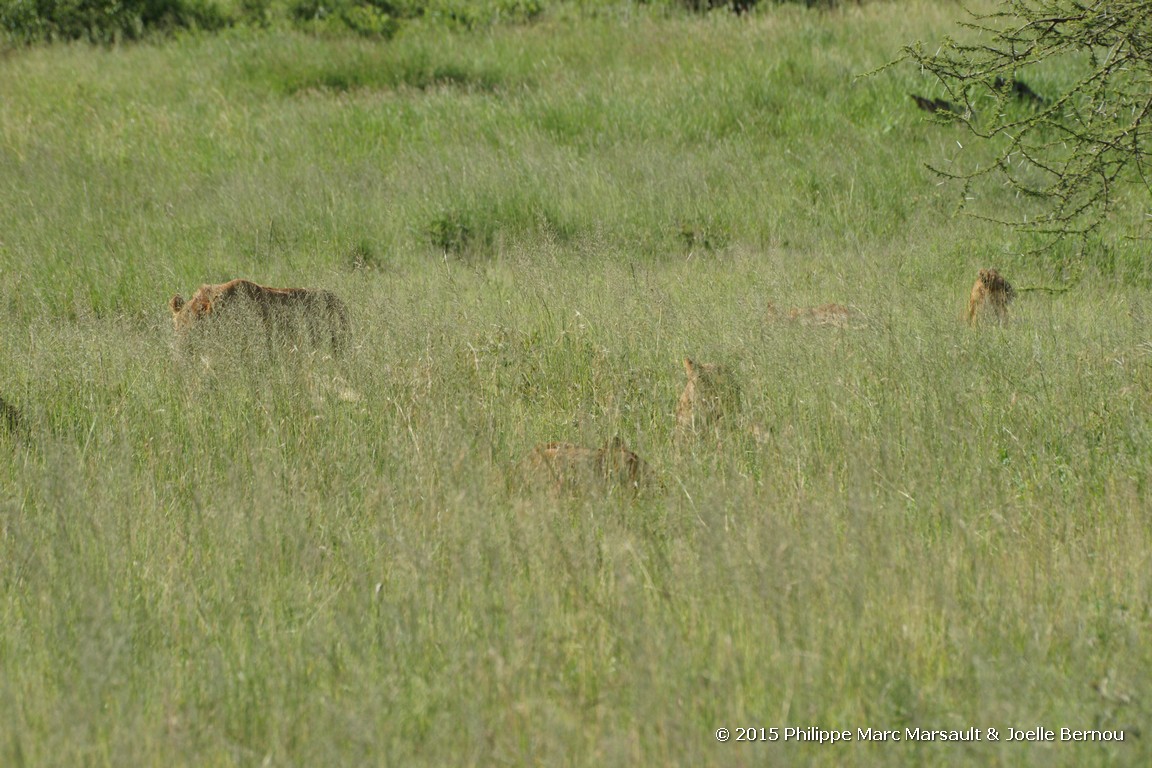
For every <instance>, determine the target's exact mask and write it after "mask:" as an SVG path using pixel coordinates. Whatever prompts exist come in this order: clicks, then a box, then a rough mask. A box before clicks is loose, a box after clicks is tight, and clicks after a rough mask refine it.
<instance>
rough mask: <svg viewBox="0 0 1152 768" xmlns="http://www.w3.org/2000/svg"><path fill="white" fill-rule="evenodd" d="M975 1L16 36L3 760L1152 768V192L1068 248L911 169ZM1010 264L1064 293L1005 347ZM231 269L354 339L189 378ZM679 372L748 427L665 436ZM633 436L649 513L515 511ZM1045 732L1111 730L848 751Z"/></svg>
mask: <svg viewBox="0 0 1152 768" xmlns="http://www.w3.org/2000/svg"><path fill="white" fill-rule="evenodd" d="M962 16H963V11H962V8H961V6H959V5H958V4H955V3H952V2H927V1H922V2H900V3H896V2H893V3H882V2H877V3H868V4H865V5H862V6H851V7H846V8H844V9H843V10H841V11H836V12H809V11H806V10H804V9H802V8H795V7H780V6H767V7H765V8H763V9H761V10H759V11H758V12H757V13H755V14H753V15H751V16H750V17H734V16H731V15H729V14H723V13H721V14H711V15H708V16H702V17H691V18H690V17H687V16H680V15H677V14H664V13H660V12H658V11H656V10H653V9H645V8H644V7H642V6H631V5H626V4H623V3H622V4H620V5H602V6H597V7H595V8H593V7H591V6H589V7H585V8H584V9H583V10H578V9H576V8H574V7H555V8H552V9H550V10H549V11H548V12H546V13H545V14H544V15H543V17H542V18H541V19H540V20H538V21H537V22H536V23H534V24H532V25H528V26H505V27H501V26H496V27H493V28H490V29H485V30H482V31H476V32H472V33H468V34H456V33H452V32H450V31H447V30H445V29H444V28H441V27H437V26H434V25H423V24H420V23H413V24H411V25H408V26H406V27H405V28H404V29H403V30H402V32H401V34H400V35H399V36H398V37H397V38H395V39H394V40H392V41H390V42H388V43H372V42H367V41H362V40H356V39H350V38H348V39H340V38H332V37H324V38H321V37H309V36H305V35H301V34H299V33H294V32H290V31H285V30H277V29H273V30H269V31H251V30H243V29H239V30H232V31H228V32H225V33H223V34H220V35H217V36H185V37H180V38H176V39H173V40H169V41H166V42H161V43H152V44H143V45H138V46H132V47H120V48H111V49H100V48H91V47H87V46H80V45H77V46H54V47H41V48H29V49H19V50H14V51H9V52H8V53H7V54H6V56H5V57H4V58H3V59H2V60H0V71H2V73H3V77H0V104H3V105H4V107H3V109H0V210H2V211H4V213H5V225H4V228H3V230H2V231H0V329H2V333H0V396H2V397H3V398H4V399H5V400H6V401H9V402H11V403H13V404H14V405H16V406H17V407H18V408H19V409H20V412H21V415H22V424H23V426H22V431H21V433H20V434H16V435H13V434H4V433H0V765H4V766H24V765H27V766H52V765H60V766H75V765H92V766H127V765H195V766H209V765H211V766H216V765H221V766H223V765H257V764H259V765H288V766H292V765H295V766H315V765H505V764H511V765H525V764H529V765H723V766H730V765H764V764H771V765H798V764H805V765H819V766H840V765H865V766H892V765H909V766H911V765H915V766H920V765H948V766H952V765H973V766H977V765H979V766H987V765H1004V766H1045V768H1048V767H1050V766H1113V765H1115V766H1129V765H1131V766H1136V765H1147V764H1149V763H1150V762H1152V721H1150V717H1149V715H1150V713H1152V687H1150V684H1149V683H1150V681H1152V643H1150V642H1149V637H1150V636H1152V598H1150V587H1152V518H1150V515H1149V510H1150V509H1152V487H1150V483H1152V417H1150V413H1152V340H1150V338H1149V334H1148V323H1149V317H1150V315H1152V271H1150V270H1152V261H1149V260H1148V258H1147V244H1146V243H1147V241H1146V240H1143V241H1142V240H1139V239H1132V238H1131V237H1130V236H1131V235H1137V236H1141V235H1146V234H1147V231H1146V225H1144V226H1145V229H1141V225H1140V221H1141V216H1142V215H1143V211H1142V210H1141V208H1140V206H1141V205H1143V206H1144V208H1145V209H1146V206H1147V200H1132V201H1131V202H1130V203H1129V204H1128V205H1126V206H1122V207H1121V208H1120V209H1119V210H1118V211H1117V213H1116V214H1115V216H1114V217H1113V220H1112V223H1111V224H1110V226H1109V228H1108V229H1107V231H1105V232H1104V233H1103V234H1102V236H1101V237H1100V238H1099V239H1098V240H1097V241H1094V242H1093V243H1091V248H1090V249H1089V251H1088V252H1087V253H1086V254H1083V255H1082V256H1078V255H1077V254H1076V253H1075V252H1073V251H1072V250H1070V249H1069V250H1065V251H1056V252H1053V253H1050V254H1048V255H1046V256H1026V255H1024V254H1025V253H1026V252H1027V251H1028V249H1029V248H1031V247H1032V246H1033V245H1034V243H1032V242H1029V241H1027V240H1025V239H1023V238H1022V237H1021V236H1018V235H1015V234H1013V233H1012V232H1010V231H1007V230H1004V229H1002V228H999V227H997V226H994V225H991V224H988V223H985V222H982V221H980V220H977V219H973V218H970V217H963V216H956V215H954V209H955V203H956V199H957V193H958V190H956V189H954V188H952V187H948V186H941V185H940V184H939V182H938V180H937V179H936V178H935V177H933V176H932V174H931V173H929V172H928V171H927V170H926V169H925V167H924V164H925V163H926V162H934V163H947V162H949V159H950V158H951V157H952V156H953V154H954V152H955V150H956V149H957V147H958V144H964V145H965V146H966V151H967V152H969V153H971V152H976V153H979V151H980V150H979V148H974V147H967V145H968V143H969V139H968V137H967V136H966V135H965V134H964V133H962V132H961V129H960V128H957V127H954V126H947V125H939V124H936V123H934V122H933V121H932V120H931V118H929V117H928V116H927V115H926V114H925V113H923V112H919V111H917V110H916V109H915V105H914V104H913V103H912V101H911V99H910V98H909V97H908V93H909V92H915V93H926V94H931V95H938V94H935V93H934V92H933V91H932V84H931V83H930V82H928V81H927V80H925V79H922V78H921V76H920V75H919V74H918V73H917V72H915V71H912V70H911V69H910V68H896V69H893V70H889V71H887V72H885V73H882V74H881V75H879V76H876V77H872V78H866V79H860V78H858V77H857V75H859V74H861V73H863V72H866V71H869V70H872V69H874V68H876V67H878V66H880V65H881V64H883V63H884V62H886V61H888V60H890V59H892V58H893V57H894V56H896V55H897V53H898V51H899V49H900V46H901V45H903V44H905V43H909V42H912V41H914V40H916V39H923V40H926V41H932V40H938V39H939V38H940V37H942V36H943V35H945V34H950V33H954V32H955V31H956V28H955V26H954V21H955V20H957V19H959V18H961V17H962ZM1066 66H1067V69H1060V68H1058V67H1057V66H1056V65H1053V68H1052V69H1050V70H1045V71H1038V72H1035V73H1029V83H1030V84H1032V85H1033V86H1034V87H1035V88H1037V90H1041V91H1042V92H1045V91H1046V92H1053V91H1057V90H1059V89H1060V88H1061V87H1062V86H1063V85H1065V84H1067V83H1069V82H1071V81H1072V80H1073V79H1074V78H1075V77H1076V70H1075V69H1074V62H1069V63H1068V64H1067V65H1066ZM978 157H979V155H978V154H977V158H978ZM973 205H974V206H975V209H976V210H996V211H1000V212H1005V211H1007V212H1023V211H1025V210H1026V209H1025V208H1024V207H1023V206H1024V203H1022V202H1021V201H1018V200H1016V199H1015V198H1013V197H1011V196H1010V194H1009V193H1008V192H1007V191H1003V192H998V191H996V190H991V191H990V192H988V193H987V194H986V196H985V197H983V198H981V199H979V200H975V201H973ZM988 266H995V267H997V268H999V269H1001V270H1002V271H1003V272H1004V273H1005V274H1006V275H1007V276H1008V277H1009V279H1011V280H1012V281H1013V282H1014V283H1016V284H1017V285H1020V286H1046V287H1065V286H1067V287H1069V288H1070V290H1068V291H1067V292H1064V293H1056V294H1048V293H1044V292H1029V293H1023V294H1022V295H1021V296H1020V298H1019V299H1018V301H1017V302H1016V304H1015V305H1014V306H1013V322H1012V323H1011V324H1010V325H1008V326H1007V327H1005V328H998V327H982V328H978V329H975V330H973V329H970V328H968V327H966V326H965V325H964V324H963V322H962V315H963V312H964V309H965V303H966V300H967V294H968V289H969V287H970V286H971V284H972V281H973V279H974V278H975V274H976V270H977V269H979V268H981V267H988ZM233 277H247V278H249V279H252V280H256V281H259V282H262V283H265V284H269V285H304V286H315V287H324V288H327V289H330V290H332V291H335V292H337V293H339V294H340V295H341V296H343V297H344V299H345V300H346V301H347V303H348V304H349V306H350V307H351V315H352V326H353V336H354V344H353V349H352V350H351V352H350V353H349V354H348V355H346V356H345V357H344V358H342V359H339V360H332V359H330V358H329V357H328V356H326V355H324V354H323V353H322V351H320V350H308V349H303V350H298V351H289V350H285V351H284V352H283V354H282V355H276V356H274V357H272V358H271V359H270V358H268V357H267V356H256V358H255V359H253V360H250V361H247V360H242V359H239V358H238V356H237V355H236V354H235V353H234V351H233V350H230V349H229V347H228V345H227V344H226V343H222V344H221V350H220V351H219V352H218V353H216V354H215V355H212V356H210V357H209V358H208V359H207V360H201V359H199V358H198V357H194V358H192V359H184V358H180V357H179V356H177V355H175V354H174V351H173V345H172V336H173V334H172V327H171V319H170V315H169V311H168V308H167V302H168V299H169V297H170V296H171V295H172V294H174V293H181V294H183V295H185V296H188V295H189V294H190V293H191V292H192V291H194V290H195V288H196V287H197V286H198V285H199V284H201V283H204V282H220V281H224V280H227V279H231V278H233ZM826 302H838V303H841V304H845V305H849V306H851V307H854V308H856V309H858V310H859V311H860V312H861V313H862V314H863V316H864V317H865V318H866V322H865V324H864V327H862V328H852V329H841V328H825V327H812V326H805V325H800V324H797V323H791V322H787V321H785V320H780V319H778V318H777V317H776V316H774V315H773V312H772V308H773V307H777V308H779V309H781V310H785V312H786V310H787V309H788V308H789V307H792V306H801V307H803V306H812V305H818V304H823V303H826ZM685 356H691V357H693V358H695V359H698V360H702V361H708V362H720V363H724V364H726V365H728V366H729V367H730V368H731V369H732V371H733V372H734V374H735V376H736V378H737V379H738V381H739V384H740V389H741V391H742V398H741V403H740V405H741V407H740V409H739V411H737V412H736V413H734V414H732V417H731V418H729V419H728V422H727V424H725V425H723V426H722V428H721V430H720V433H719V435H718V436H716V437H711V436H710V437H708V438H705V439H701V440H699V441H696V442H691V441H689V442H681V443H679V444H677V443H676V441H675V440H674V426H675V415H674V414H675V409H676V402H677V398H678V397H679V393H680V389H681V388H682V387H683V385H684V373H683V367H682V363H681V361H682V359H683V358H684V357H685ZM617 435H618V436H620V437H621V438H622V439H623V440H624V441H625V442H626V443H627V444H628V445H629V446H630V447H631V448H632V449H633V450H635V451H636V452H637V453H639V454H640V455H641V456H643V457H644V459H645V460H647V461H648V462H649V464H650V465H651V466H652V469H653V472H654V474H655V475H656V478H657V480H656V482H655V483H653V484H652V485H651V486H649V487H646V488H644V489H642V490H641V491H640V493H639V494H637V495H636V496H633V495H631V494H628V493H625V492H620V491H604V490H603V489H599V488H594V487H589V488H587V489H585V490H584V491H583V492H579V493H575V494H564V495H560V496H554V495H551V494H549V493H547V492H542V491H540V490H539V489H534V488H532V487H530V486H529V487H525V485H524V483H522V482H520V480H521V478H520V477H519V476H518V475H519V470H518V463H519V462H520V460H521V458H522V457H523V456H524V455H525V454H526V453H527V452H528V451H529V450H530V449H531V448H532V446H533V445H535V444H537V443H540V442H545V441H549V440H565V441H571V442H575V443H580V444H583V445H588V446H596V445H601V444H604V443H605V441H607V440H609V439H610V438H612V437H613V436H617ZM1037 726H1040V727H1044V728H1049V729H1053V730H1055V731H1056V732H1057V738H1059V729H1060V728H1072V729H1122V730H1123V731H1124V733H1125V740H1124V742H1123V743H1107V744H1102V743H1070V742H1060V741H1056V742H1054V743H1043V742H1040V743H1036V742H1020V743H1007V742H1005V741H1003V740H1002V741H1000V742H995V741H992V742H990V741H988V740H987V739H985V740H982V741H980V742H977V743H968V744H942V743H923V742H920V743H910V742H907V741H904V742H901V743H898V744H894V743H860V741H859V740H858V738H857V735H858V734H857V729H867V728H873V729H900V731H901V733H902V734H903V732H904V729H906V728H913V729H914V728H922V729H956V730H963V729H967V728H970V727H978V728H981V729H985V728H996V729H998V730H999V732H1000V734H1001V738H1002V739H1003V738H1006V737H1007V729H1008V728H1017V729H1031V728H1035V727H1037ZM721 727H724V728H728V729H730V730H731V731H732V734H733V736H735V735H736V734H737V731H736V729H737V728H746V727H755V728H765V729H767V728H773V727H775V728H780V729H783V728H785V727H793V728H810V727H815V728H820V729H850V730H851V731H852V735H853V741H852V743H850V744H837V745H828V744H822V745H821V744H814V743H810V742H799V743H798V742H796V741H794V740H789V741H787V742H785V741H783V740H781V741H778V742H776V743H736V742H735V741H734V740H733V741H732V742H729V743H719V742H718V741H717V739H716V737H715V732H716V729H717V728H721Z"/></svg>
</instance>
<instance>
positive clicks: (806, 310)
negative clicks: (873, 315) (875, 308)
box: [768, 304, 865, 328]
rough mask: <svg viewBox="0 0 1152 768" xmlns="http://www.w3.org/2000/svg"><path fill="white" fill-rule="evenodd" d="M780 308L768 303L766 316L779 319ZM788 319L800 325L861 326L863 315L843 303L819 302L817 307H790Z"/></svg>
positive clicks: (863, 322)
mask: <svg viewBox="0 0 1152 768" xmlns="http://www.w3.org/2000/svg"><path fill="white" fill-rule="evenodd" d="M780 316H781V313H780V310H778V309H777V308H776V306H775V305H774V304H769V305H768V317H769V319H771V320H776V319H779V318H780ZM788 319H789V320H791V321H793V322H796V323H799V324H800V325H823V326H832V327H834V328H863V327H864V325H865V318H864V315H863V314H862V313H861V312H860V311H859V310H857V309H853V308H851V307H846V306H844V305H843V304H821V305H820V306H818V307H792V309H790V310H789V311H788Z"/></svg>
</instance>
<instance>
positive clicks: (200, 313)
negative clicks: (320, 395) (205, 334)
mask: <svg viewBox="0 0 1152 768" xmlns="http://www.w3.org/2000/svg"><path fill="white" fill-rule="evenodd" d="M168 307H169V309H171V310H172V323H173V325H174V326H175V328H176V333H177V337H178V338H186V337H187V336H188V334H189V333H190V332H192V331H193V330H194V329H199V328H203V327H205V326H206V323H207V322H208V321H216V320H220V319H224V318H229V319H231V320H233V321H235V322H239V323H242V324H244V323H250V322H251V321H254V320H258V321H259V324H258V327H259V328H260V329H261V330H262V335H263V336H264V339H265V341H266V343H267V344H268V347H269V348H271V346H272V343H273V340H280V341H282V342H287V341H293V340H296V339H299V338H301V337H303V336H304V335H305V334H306V335H307V337H308V339H309V340H310V341H311V342H312V344H313V345H316V346H321V345H322V344H323V343H324V342H325V341H327V342H328V343H330V344H331V347H332V352H333V354H337V355H338V354H340V353H342V352H343V351H344V349H345V348H346V347H347V345H348V337H349V335H350V332H349V325H348V308H347V307H346V306H345V305H344V302H343V301H341V300H340V298H339V297H338V296H337V295H336V294H334V293H332V292H331V291H324V290H314V289H311V288H269V287H267V286H264V285H257V284H256V283H253V282H251V281H249V280H232V281H229V282H227V283H221V284H218V285H202V286H200V289H199V290H198V291H196V293H195V294H193V295H192V298H191V299H189V300H187V301H185V300H184V297H183V296H180V295H179V294H177V295H175V296H173V297H172V299H171V301H169V302H168Z"/></svg>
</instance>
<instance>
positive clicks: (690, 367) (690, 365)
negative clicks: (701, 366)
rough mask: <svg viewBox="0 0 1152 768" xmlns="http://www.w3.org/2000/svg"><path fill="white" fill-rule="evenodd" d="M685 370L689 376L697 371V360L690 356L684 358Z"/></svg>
mask: <svg viewBox="0 0 1152 768" xmlns="http://www.w3.org/2000/svg"><path fill="white" fill-rule="evenodd" d="M684 372H685V373H687V374H688V375H689V376H691V375H692V374H694V373H696V361H695V360H693V359H692V358H690V357H686V358H684Z"/></svg>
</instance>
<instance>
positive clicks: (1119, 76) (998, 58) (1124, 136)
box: [902, 0, 1152, 243]
mask: <svg viewBox="0 0 1152 768" xmlns="http://www.w3.org/2000/svg"><path fill="white" fill-rule="evenodd" d="M1149 18H1152V2H1148V0H1123V1H1122V2H1111V3H1098V4H1091V5H1084V4H1082V3H1079V2H1076V1H1075V0H1007V1H1006V2H1004V3H1001V8H1000V9H999V10H996V11H994V12H990V13H986V14H979V15H976V16H975V21H974V22H972V23H966V24H963V25H962V26H964V27H967V28H969V29H970V30H971V31H972V32H973V34H974V35H975V36H976V39H975V40H970V39H966V40H964V41H957V40H953V39H945V40H944V42H943V44H942V45H937V44H935V43H932V44H930V45H927V46H926V45H924V44H923V43H919V42H917V43H916V44H914V45H910V46H907V47H905V49H904V55H903V57H902V60H910V61H911V62H912V63H914V64H915V65H916V66H917V67H918V68H919V69H920V70H921V71H925V72H928V73H930V74H932V75H933V76H935V77H936V78H937V79H938V80H939V81H940V84H941V85H943V86H944V88H945V89H946V90H947V92H948V98H949V99H950V100H951V102H955V104H953V103H951V102H949V101H946V100H943V99H937V100H936V102H937V103H943V104H946V105H947V109H946V110H945V111H948V112H952V113H953V114H954V115H955V116H956V118H957V120H958V121H959V122H960V123H962V124H963V125H964V126H966V127H967V128H968V129H969V130H971V132H972V133H973V134H974V135H975V136H976V137H978V138H979V139H980V140H981V141H979V142H974V143H973V148H974V149H976V148H979V151H982V152H991V153H992V155H993V158H992V161H991V162H989V157H988V156H987V154H979V155H977V156H976V157H975V158H974V159H973V158H972V156H971V154H969V155H968V156H965V157H962V158H960V159H961V160H966V161H967V162H965V163H950V164H949V165H948V167H947V168H939V169H937V172H938V173H939V174H940V175H941V176H943V177H945V178H950V179H955V180H958V181H960V182H961V200H962V201H967V200H972V199H978V197H979V195H978V191H979V190H981V189H985V190H987V189H991V188H993V187H1004V186H1007V187H1009V188H1011V189H1013V190H1014V191H1015V192H1016V193H1017V194H1018V195H1020V196H1021V197H1023V198H1027V199H1030V200H1032V201H1034V202H1035V204H1036V207H1035V209H1034V210H1032V211H1029V212H1027V213H1025V214H1024V215H1023V216H1020V217H1015V218H1010V219H1008V220H1006V221H1005V223H1008V224H1012V225H1013V226H1016V227H1017V228H1019V229H1021V230H1025V231H1028V232H1032V233H1037V234H1041V235H1046V236H1047V239H1048V242H1049V243H1050V242H1052V241H1053V240H1056V239H1060V238H1063V237H1066V236H1075V237H1077V238H1078V239H1080V240H1081V242H1086V240H1085V237H1086V236H1088V235H1090V234H1092V233H1093V232H1095V231H1096V230H1097V229H1098V228H1099V227H1100V225H1101V224H1102V223H1103V221H1104V220H1105V216H1106V215H1107V212H1108V211H1110V210H1113V208H1114V206H1115V204H1116V203H1117V201H1118V200H1120V199H1122V196H1121V195H1119V194H1118V191H1119V190H1120V189H1122V188H1124V187H1132V188H1135V189H1136V190H1137V194H1138V195H1139V196H1140V197H1142V198H1143V199H1147V197H1148V195H1149V194H1152V184H1150V183H1149V176H1148V174H1147V171H1146V169H1145V165H1146V164H1147V161H1148V157H1149V154H1150V153H1152V121H1150V120H1149V119H1148V118H1149V105H1148V91H1149V87H1150V86H1152V33H1150V31H1149V30H1150V29H1152V27H1149V24H1148V20H1149ZM1062 60H1064V61H1068V62H1069V63H1070V64H1072V69H1071V71H1072V72H1074V73H1075V77H1076V79H1075V80H1072V81H1069V82H1065V83H1064V84H1062V85H1056V84H1051V83H1047V82H1044V81H1043V80H1040V79H1039V78H1037V79H1033V75H1032V73H1033V72H1037V71H1038V70H1039V72H1040V73H1042V72H1043V68H1045V67H1049V66H1051V65H1052V64H1054V63H1056V62H1059V61H1062ZM1025 71H1027V72H1028V75H1027V77H1028V80H1029V82H1031V85H1029V84H1028V83H1026V82H1024V81H1023V80H1021V79H1019V78H1018V75H1019V74H1020V73H1022V72H1025ZM1033 86H1035V87H1033ZM957 105H958V106H957ZM975 212H976V214H977V215H981V216H985V217H987V218H992V219H995V220H1003V219H1005V217H1004V216H1003V215H1002V214H1001V213H999V212H998V211H995V210H991V211H979V210H977V211H975Z"/></svg>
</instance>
